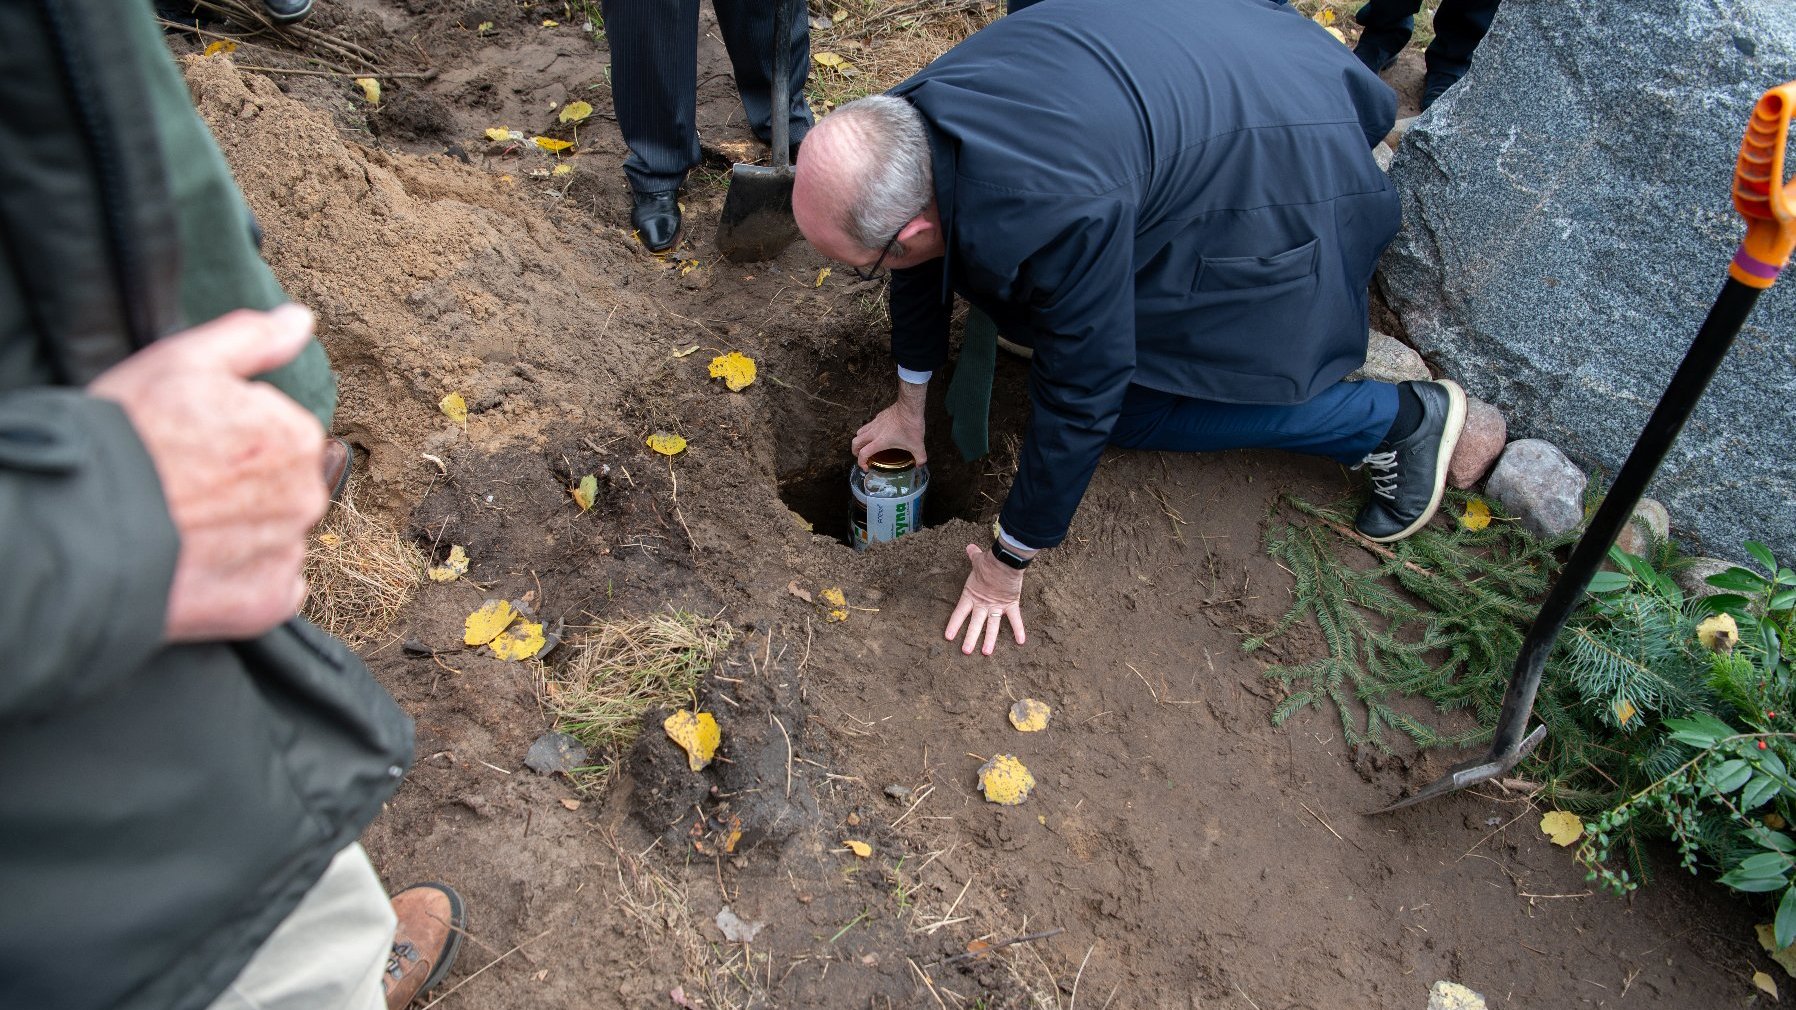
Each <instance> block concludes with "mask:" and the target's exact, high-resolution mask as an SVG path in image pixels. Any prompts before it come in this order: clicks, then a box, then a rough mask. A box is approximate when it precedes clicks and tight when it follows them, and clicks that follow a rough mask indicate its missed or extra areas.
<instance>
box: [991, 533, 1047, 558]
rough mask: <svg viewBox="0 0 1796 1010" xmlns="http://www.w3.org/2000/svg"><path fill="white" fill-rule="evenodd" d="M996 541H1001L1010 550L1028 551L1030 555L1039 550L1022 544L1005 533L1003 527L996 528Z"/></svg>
mask: <svg viewBox="0 0 1796 1010" xmlns="http://www.w3.org/2000/svg"><path fill="white" fill-rule="evenodd" d="M998 539H999V540H1002V541H1003V542H1004V546H1006V547H1008V548H1010V549H1011V550H1016V551H1028V552H1029V553H1030V554H1034V553H1035V552H1036V551H1037V550H1039V548H1035V547H1031V546H1029V545H1028V544H1026V543H1023V542H1022V541H1021V540H1018V539H1017V538H1016V537H1013V536H1011V535H1010V534H1009V533H1008V532H1006V531H1005V529H1004V527H1002V526H999V527H998Z"/></svg>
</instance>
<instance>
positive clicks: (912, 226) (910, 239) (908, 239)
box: [898, 212, 940, 249]
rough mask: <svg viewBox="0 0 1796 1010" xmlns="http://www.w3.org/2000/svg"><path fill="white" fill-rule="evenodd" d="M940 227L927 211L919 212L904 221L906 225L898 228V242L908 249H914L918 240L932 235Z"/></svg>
mask: <svg viewBox="0 0 1796 1010" xmlns="http://www.w3.org/2000/svg"><path fill="white" fill-rule="evenodd" d="M939 228H940V226H939V225H937V224H936V222H935V219H934V218H932V217H930V216H929V214H928V213H927V212H925V213H922V214H918V215H917V216H916V217H913V218H911V219H910V220H909V221H906V222H904V227H902V228H900V229H898V244H899V245H901V246H903V247H905V248H906V249H914V248H916V245H915V243H916V242H917V240H919V239H926V238H928V237H930V233H931V232H934V231H937V230H938V229H939Z"/></svg>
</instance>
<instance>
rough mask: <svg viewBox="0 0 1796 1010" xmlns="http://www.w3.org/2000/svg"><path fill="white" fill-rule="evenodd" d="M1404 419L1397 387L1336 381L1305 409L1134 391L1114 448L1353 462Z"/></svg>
mask: <svg viewBox="0 0 1796 1010" xmlns="http://www.w3.org/2000/svg"><path fill="white" fill-rule="evenodd" d="M1396 420H1397V387H1396V386H1394V385H1392V384H1390V383H1388V382H1375V381H1367V382H1337V383H1335V384H1334V385H1332V386H1330V387H1328V388H1327V389H1325V390H1323V391H1322V392H1320V393H1318V394H1316V396H1314V397H1312V398H1311V399H1309V400H1308V401H1306V402H1304V403H1288V404H1259V403H1219V402H1217V401H1215V400H1198V399H1193V398H1191V397H1188V396H1174V395H1173V394H1171V393H1162V392H1160V391H1159V390H1154V389H1148V388H1147V387H1145V386H1130V387H1129V391H1128V394H1127V395H1126V396H1125V397H1124V399H1123V406H1122V414H1121V416H1119V417H1118V418H1117V421H1116V427H1115V428H1114V429H1112V431H1111V433H1110V444H1111V445H1115V446H1120V447H1122V448H1125V449H1162V450H1167V451H1170V452H1218V451H1220V450H1223V449H1285V450H1287V451H1290V452H1301V453H1306V454H1308V455H1311V456H1326V457H1328V458H1329V459H1332V460H1335V461H1336V462H1339V463H1346V464H1349V465H1351V464H1354V463H1358V462H1359V461H1360V460H1362V459H1364V458H1365V457H1366V454H1367V453H1369V452H1371V451H1372V450H1373V449H1376V448H1377V447H1378V443H1379V442H1381V441H1383V440H1384V436H1385V435H1386V434H1387V433H1388V432H1389V431H1390V430H1391V424H1392V422H1394V421H1396Z"/></svg>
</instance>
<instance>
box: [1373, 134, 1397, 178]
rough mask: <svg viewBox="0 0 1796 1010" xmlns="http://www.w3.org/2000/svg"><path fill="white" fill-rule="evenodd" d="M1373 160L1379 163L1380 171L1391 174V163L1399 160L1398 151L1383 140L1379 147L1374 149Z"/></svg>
mask: <svg viewBox="0 0 1796 1010" xmlns="http://www.w3.org/2000/svg"><path fill="white" fill-rule="evenodd" d="M1372 160H1373V161H1375V162H1377V163H1378V167H1379V169H1380V170H1382V171H1385V172H1389V171H1390V170H1391V162H1393V161H1396V160H1397V149H1396V148H1394V147H1392V146H1391V145H1390V144H1389V143H1388V142H1387V141H1383V140H1381V141H1379V142H1378V146H1377V147H1374V148H1373V149H1372Z"/></svg>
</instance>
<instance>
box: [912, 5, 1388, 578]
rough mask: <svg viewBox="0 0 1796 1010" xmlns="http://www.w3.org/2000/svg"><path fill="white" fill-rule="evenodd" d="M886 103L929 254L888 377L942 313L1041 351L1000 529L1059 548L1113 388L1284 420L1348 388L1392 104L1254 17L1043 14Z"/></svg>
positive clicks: (1322, 42)
mask: <svg viewBox="0 0 1796 1010" xmlns="http://www.w3.org/2000/svg"><path fill="white" fill-rule="evenodd" d="M891 94H893V95H896V96H898V97H901V98H904V99H906V100H908V101H909V102H910V103H911V104H912V105H913V106H915V107H916V109H917V110H918V111H919V112H920V113H922V115H923V118H924V120H925V121H926V123H927V125H928V130H929V142H930V146H931V154H932V162H933V165H934V173H935V178H934V182H935V195H936V205H937V209H938V210H939V211H940V214H941V221H942V227H943V231H944V238H945V240H946V243H947V251H946V254H945V255H944V256H943V257H942V258H939V259H935V260H932V261H930V262H928V263H925V264H922V265H920V266H917V267H913V268H910V269H907V270H900V271H895V272H894V273H893V278H892V291H891V309H892V355H893V358H894V359H895V360H896V361H897V363H898V364H899V365H901V366H903V367H906V368H912V369H917V370H920V371H932V370H934V369H936V368H939V367H941V366H942V365H943V364H944V363H945V362H946V360H947V357H948V317H949V312H950V309H951V308H952V294H956V293H957V294H959V295H961V296H962V297H963V298H965V299H967V300H968V301H969V302H971V303H972V304H974V305H976V306H978V307H979V308H981V309H983V310H985V311H986V312H987V313H988V314H989V315H990V316H991V317H992V319H993V320H994V321H995V322H996V323H997V324H998V328H999V331H1000V332H1002V333H1004V334H1005V335H1006V336H1008V337H1009V338H1011V339H1013V340H1016V341H1017V342H1019V343H1024V344H1028V345H1031V346H1033V347H1034V348H1035V358H1034V360H1033V363H1032V366H1031V368H1030V373H1029V391H1030V397H1031V400H1032V402H1033V412H1032V415H1031V419H1030V424H1029V431H1028V436H1027V438H1026V440H1025V442H1024V447H1023V454H1022V459H1021V462H1020V464H1019V467H1018V470H1017V475H1016V481H1015V483H1014V485H1013V487H1012V489H1011V492H1010V497H1009V499H1008V500H1007V501H1006V502H1005V505H1004V510H1003V513H1002V515H1001V521H1002V522H1003V524H1004V529H1005V531H1006V532H1008V533H1009V534H1011V535H1012V536H1014V537H1015V538H1016V539H1018V540H1019V541H1021V542H1022V543H1024V544H1027V545H1028V546H1030V547H1052V546H1054V545H1055V544H1058V543H1059V542H1060V541H1061V539H1062V538H1063V537H1065V535H1066V530H1067V526H1068V524H1069V523H1070V522H1071V520H1072V516H1073V512H1074V511H1075V510H1076V509H1077V508H1078V504H1079V499H1080V498H1081V497H1082V496H1083V495H1084V493H1085V486H1086V484H1088V483H1089V482H1090V480H1091V475H1092V472H1093V471H1094V470H1095V469H1096V468H1097V463H1098V458H1099V456H1100V455H1101V454H1102V452H1103V449H1104V446H1105V445H1106V444H1107V442H1108V440H1109V436H1110V431H1111V428H1112V427H1113V426H1114V424H1115V421H1116V417H1117V413H1118V410H1119V408H1120V405H1121V404H1122V401H1123V394H1124V391H1125V390H1126V389H1127V387H1128V386H1129V384H1130V383H1139V384H1141V385H1143V386H1147V387H1150V388H1152V389H1157V390H1162V391H1164V392H1169V393H1174V394H1178V395H1182V396H1191V397H1199V398H1203V399H1209V400H1222V401H1227V402H1233V403H1301V402H1303V401H1305V400H1308V399H1309V398H1310V397H1312V396H1314V395H1316V394H1317V393H1319V392H1321V391H1322V390H1323V389H1325V388H1327V387H1328V386H1329V385H1331V384H1333V383H1334V382H1335V381H1337V380H1339V379H1340V378H1341V377H1342V376H1344V375H1346V374H1347V373H1348V372H1350V371H1352V370H1353V369H1355V368H1357V367H1359V365H1360V364H1361V363H1362V362H1363V361H1364V359H1365V353H1366V297H1367V295H1366V291H1367V285H1368V284H1369V283H1370V281H1371V277H1372V269H1373V266H1374V265H1375V264H1376V262H1377V260H1378V257H1379V255H1380V254H1381V253H1382V252H1383V251H1384V247H1385V245H1386V244H1387V243H1389V242H1390V240H1391V237H1392V236H1393V235H1395V234H1396V231H1397V225H1398V218H1399V214H1398V204H1397V195H1396V191H1395V190H1394V189H1393V188H1392V186H1391V184H1390V181H1389V180H1388V179H1386V178H1385V175H1384V173H1383V172H1381V171H1379V169H1378V166H1377V165H1376V164H1375V163H1374V162H1373V160H1372V155H1371V148H1372V146H1373V145H1375V144H1376V143H1377V142H1378V140H1379V139H1380V138H1382V137H1383V136H1384V135H1385V134H1386V133H1387V132H1388V131H1389V130H1390V127H1391V124H1392V121H1393V119H1394V117H1395V114H1396V96H1395V95H1394V94H1393V93H1392V92H1391V90H1390V88H1388V87H1387V86H1385V84H1384V83H1383V82H1381V81H1380V80H1379V79H1378V78H1377V77H1376V76H1375V75H1373V74H1372V73H1370V72H1369V71H1367V70H1366V69H1365V68H1364V67H1363V66H1361V65H1360V63H1359V61H1358V60H1357V59H1355V58H1354V57H1353V54H1352V53H1351V52H1349V51H1348V49H1347V47H1346V46H1344V45H1342V44H1341V43H1340V42H1339V41H1337V40H1336V39H1335V38H1333V37H1332V36H1331V35H1329V34H1328V33H1327V32H1326V31H1325V30H1323V29H1322V28H1321V27H1319V26H1317V25H1315V24H1313V23H1311V22H1310V21H1308V20H1307V19H1305V18H1304V17H1303V16H1301V15H1299V14H1296V13H1294V12H1293V11H1291V10H1290V9H1289V8H1287V7H1284V6H1282V5H1280V4H1276V3H1273V2H1270V0H1127V2H1118V0H1052V2H1050V3H1042V4H1037V5H1035V6H1032V7H1029V8H1028V9H1027V10H1024V11H1020V12H1018V13H1016V14H1013V15H1011V16H1008V17H1005V18H1002V19H1000V20H999V21H997V22H996V23H994V24H992V25H991V26H990V27H988V28H986V29H984V30H982V31H980V32H978V33H977V34H975V35H973V36H972V37H971V38H969V39H967V40H966V41H965V42H963V43H961V44H960V45H959V46H956V47H955V48H954V49H953V50H952V51H950V52H948V53H947V54H946V55H944V56H943V57H942V58H941V59H939V60H937V61H935V62H934V63H932V64H930V65H929V67H927V68H926V69H924V70H923V71H922V72H921V73H919V74H917V75H916V76H915V77H912V78H910V79H909V80H908V81H905V82H904V83H903V84H900V85H899V86H898V87H896V88H894V89H893V90H892V92H891Z"/></svg>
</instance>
